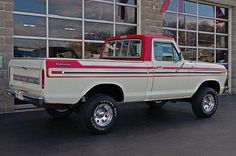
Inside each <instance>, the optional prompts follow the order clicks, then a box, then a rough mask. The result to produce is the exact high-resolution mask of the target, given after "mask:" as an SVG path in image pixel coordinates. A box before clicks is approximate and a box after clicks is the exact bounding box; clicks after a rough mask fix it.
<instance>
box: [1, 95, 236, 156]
mask: <svg viewBox="0 0 236 156" xmlns="http://www.w3.org/2000/svg"><path fill="white" fill-rule="evenodd" d="M119 110H120V111H119V119H118V122H117V124H116V126H115V128H114V129H113V130H112V131H111V132H110V133H108V134H106V135H93V134H90V133H87V132H86V131H84V130H82V128H81V127H80V124H79V121H78V119H77V117H76V115H73V116H72V117H71V118H68V119H64V120H55V119H52V118H50V117H49V116H48V115H47V114H46V112H44V111H36V112H24V113H13V114H2V115H0V156H234V155H236V95H234V96H223V97H220V100H219V107H218V110H217V113H216V114H215V115H214V116H213V117H212V118H210V119H204V120H199V119H197V118H196V117H195V116H194V115H193V113H192V110H191V106H190V104H189V103H167V104H166V105H165V107H164V108H163V109H162V110H161V111H157V110H153V109H150V108H149V107H148V106H147V105H146V104H145V103H131V104H122V105H119Z"/></svg>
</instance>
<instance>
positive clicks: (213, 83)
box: [196, 80, 220, 94]
mask: <svg viewBox="0 0 236 156" xmlns="http://www.w3.org/2000/svg"><path fill="white" fill-rule="evenodd" d="M202 87H209V88H212V89H214V90H215V91H216V92H217V93H218V94H219V93H220V83H219V82H218V81H217V80H207V81H204V82H202V83H201V85H200V86H199V87H198V89H197V90H196V92H197V91H198V90H199V89H201V88H202Z"/></svg>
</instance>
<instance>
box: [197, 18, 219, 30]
mask: <svg viewBox="0 0 236 156" xmlns="http://www.w3.org/2000/svg"><path fill="white" fill-rule="evenodd" d="M198 20H199V21H198V22H199V24H198V29H199V31H207V32H214V31H215V22H214V20H211V19H206V18H199V19H198Z"/></svg>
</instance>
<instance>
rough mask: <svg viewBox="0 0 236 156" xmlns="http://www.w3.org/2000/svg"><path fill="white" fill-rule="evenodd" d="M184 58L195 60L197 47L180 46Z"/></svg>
mask: <svg viewBox="0 0 236 156" xmlns="http://www.w3.org/2000/svg"><path fill="white" fill-rule="evenodd" d="M180 50H181V53H182V55H183V57H184V59H185V60H189V61H197V49H191V48H180Z"/></svg>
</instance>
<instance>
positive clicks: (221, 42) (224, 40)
mask: <svg viewBox="0 0 236 156" xmlns="http://www.w3.org/2000/svg"><path fill="white" fill-rule="evenodd" d="M228 44H229V42H228V36H219V35H217V36H216V47H217V48H228Z"/></svg>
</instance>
